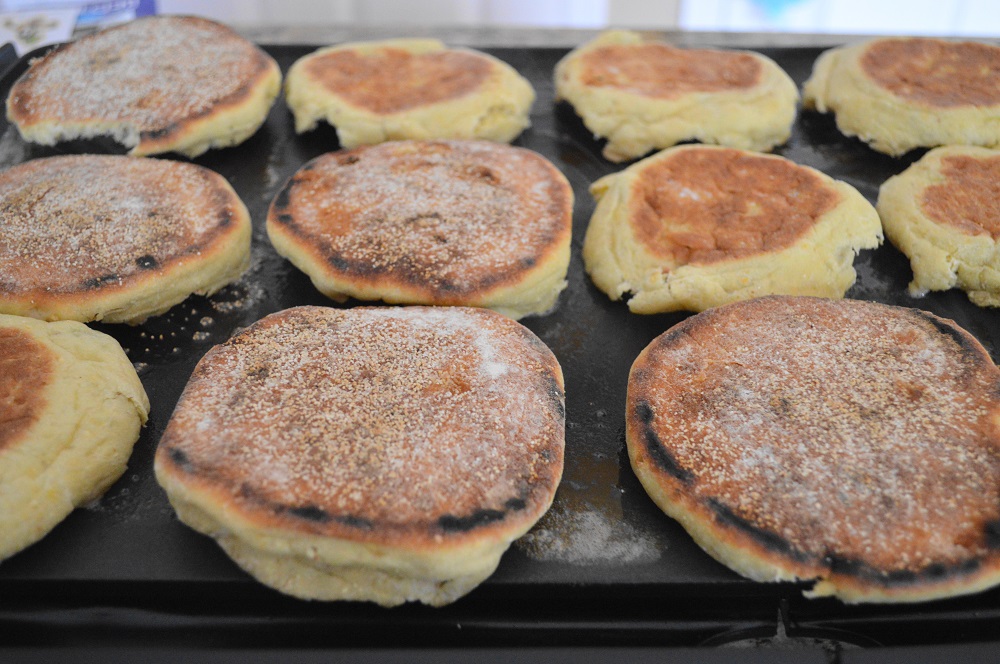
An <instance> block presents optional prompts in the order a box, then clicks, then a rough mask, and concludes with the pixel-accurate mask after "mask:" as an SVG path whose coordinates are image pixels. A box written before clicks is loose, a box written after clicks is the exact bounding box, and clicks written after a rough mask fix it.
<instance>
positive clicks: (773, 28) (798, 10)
mask: <svg viewBox="0 0 1000 664" xmlns="http://www.w3.org/2000/svg"><path fill="white" fill-rule="evenodd" d="M81 6H84V9H83V11H82V13H81V14H80V16H81V20H83V18H84V17H86V16H88V9H89V10H94V9H95V8H96V9H99V10H108V12H109V13H114V11H124V12H125V13H127V12H128V11H129V7H131V8H133V13H134V8H136V7H138V8H139V11H140V13H150V11H151V10H152V11H158V12H160V13H171V14H175V13H183V14H198V15H202V16H207V17H210V18H215V19H217V20H220V21H223V22H225V23H229V24H231V25H234V26H261V25H267V26H303V25H365V26H375V25H386V26H406V25H421V26H428V25H437V26H470V27H474V26H497V25H499V26H511V25H523V26H537V27H547V28H560V27H565V28H603V27H607V26H615V27H631V28H639V29H643V28H645V29H651V30H667V29H684V30H696V31H737V32H746V31H753V32H797V33H821V34H822V33H826V34H926V35H951V36H981V37H990V36H1000V2H998V1H997V0H905V1H902V2H901V1H900V0H614V1H613V0H213V1H212V2H207V1H205V0H0V12H15V11H24V10H38V9H59V8H66V7H77V8H79V7H81ZM91 13H93V11H91Z"/></svg>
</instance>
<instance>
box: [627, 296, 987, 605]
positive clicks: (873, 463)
mask: <svg viewBox="0 0 1000 664" xmlns="http://www.w3.org/2000/svg"><path fill="white" fill-rule="evenodd" d="M627 401H628V403H627V408H626V430H625V435H626V442H627V445H628V452H629V458H630V460H631V463H632V468H633V469H634V470H635V473H636V475H637V476H638V477H639V480H640V481H641V482H642V484H643V487H644V488H645V489H646V491H647V492H648V493H649V495H650V497H651V498H652V499H653V501H654V502H655V503H656V504H657V505H658V506H659V507H660V508H662V509H663V510H664V512H666V514H668V515H669V516H671V517H673V518H674V519H676V520H677V521H679V522H680V523H681V525H682V526H684V528H685V529H686V530H687V531H688V533H689V534H690V535H691V536H692V537H693V538H694V540H695V541H696V542H697V543H698V544H699V545H700V546H701V547H702V548H703V549H705V551H707V552H708V553H709V554H711V555H712V556H713V557H715V558H716V559H717V560H719V561H720V562H722V563H724V564H725V565H727V566H729V567H730V568H731V569H733V570H735V571H736V572H738V573H740V574H742V575H744V576H746V577H749V578H751V579H754V580H757V581H770V582H774V581H803V582H808V583H809V585H811V588H808V589H807V590H806V594H807V595H808V596H812V597H821V596H831V595H832V596H835V597H839V598H840V599H842V600H844V601H846V602H915V601H924V600H931V599H939V598H944V597H952V596H955V595H963V594H968V593H973V592H978V591H981V590H984V589H986V588H990V587H993V586H995V585H997V584H998V583H1000V547H998V546H997V544H998V538H997V535H998V532H1000V370H998V369H997V367H996V366H995V365H994V364H993V361H992V360H991V359H990V356H989V355H988V354H987V353H986V351H985V349H984V348H983V347H982V346H981V345H980V344H979V342H978V341H976V339H975V338H974V337H972V336H971V335H970V334H969V333H968V332H965V331H964V330H962V329H961V328H959V327H958V326H957V325H955V323H953V322H952V321H949V320H945V319H942V318H938V317H937V316H934V315H932V314H929V313H926V312H923V311H918V310H915V309H904V308H900V307H890V306H887V305H883V304H878V303H872V302H862V301H858V300H827V299H822V298H802V297H785V296H772V297H767V298H758V299H755V300H749V301H746V302H739V303H735V304H731V305H726V306H724V307H718V308H715V309H712V310H710V311H706V312H704V313H701V314H698V315H696V316H693V317H691V318H688V319H687V320H685V321H684V322H682V323H680V324H679V325H676V326H674V327H673V328H671V329H670V330H668V331H667V332H665V333H664V334H662V335H661V336H660V337H658V338H656V339H654V340H653V342H652V343H651V344H650V345H649V346H648V347H647V348H646V349H645V350H643V352H642V353H641V354H640V355H639V357H638V358H637V359H636V361H635V363H634V364H633V366H632V371H631V374H630V376H629V385H628V398H627Z"/></svg>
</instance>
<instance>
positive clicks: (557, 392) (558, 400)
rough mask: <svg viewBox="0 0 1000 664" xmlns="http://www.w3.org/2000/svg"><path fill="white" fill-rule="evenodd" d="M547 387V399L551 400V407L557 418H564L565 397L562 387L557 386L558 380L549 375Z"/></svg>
mask: <svg viewBox="0 0 1000 664" xmlns="http://www.w3.org/2000/svg"><path fill="white" fill-rule="evenodd" d="M548 379H549V388H548V390H547V392H546V393H547V394H548V396H549V400H550V401H551V402H552V407H553V409H554V410H555V411H556V414H557V415H558V417H559V419H561V420H562V419H565V418H566V398H565V395H564V394H563V389H562V388H561V387H560V386H559V383H558V381H556V379H555V377H554V376H551V375H550V376H549V377H548Z"/></svg>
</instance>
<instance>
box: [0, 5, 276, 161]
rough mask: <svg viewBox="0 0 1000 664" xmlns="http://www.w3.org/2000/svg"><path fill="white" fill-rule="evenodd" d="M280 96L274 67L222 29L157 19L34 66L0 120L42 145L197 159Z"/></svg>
mask: <svg viewBox="0 0 1000 664" xmlns="http://www.w3.org/2000/svg"><path fill="white" fill-rule="evenodd" d="M280 88H281V71H280V70H279V69H278V65H277V63H276V62H275V61H274V60H273V59H272V58H271V57H270V56H269V55H267V54H266V53H264V51H262V50H261V49H260V48H258V47H257V46H255V45H254V44H252V43H250V42H249V41H247V40H246V39H244V38H243V37H241V36H239V35H238V34H236V33H235V32H233V31H232V30H230V29H229V28H227V27H225V26H223V25H219V24H218V23H214V22H212V21H209V20H207V19H203V18H197V17H194V16H154V17H148V18H142V19H138V20H136V21H132V22H131V23H126V24H124V25H121V26H117V27H113V28H108V29H106V30H102V31H100V32H97V33H94V34H91V35H88V36H86V37H83V38H81V39H79V40H78V41H75V42H71V43H69V44H66V45H64V46H61V47H58V48H55V49H53V50H51V51H49V52H48V53H47V54H45V55H44V56H42V57H40V58H38V59H37V60H34V61H33V62H32V63H31V67H30V68H29V69H28V71H27V72H25V73H24V75H22V76H21V78H19V79H18V80H17V82H16V83H15V84H14V86H13V87H12V88H11V91H10V95H9V96H8V97H7V118H8V120H10V121H11V122H12V123H14V124H15V125H16V126H17V128H18V131H19V132H20V133H21V136H22V137H23V138H24V140H26V141H30V142H33V143H40V144H42V145H53V144H55V143H57V142H59V141H67V140H71V139H78V138H93V137H96V136H111V137H112V138H114V139H115V140H116V141H118V142H119V143H121V144H122V145H124V146H125V147H127V148H130V152H129V154H132V155H135V156H141V155H150V154H158V153H163V152H179V153H181V154H184V155H187V156H189V157H196V156H198V155H200V154H202V153H203V152H205V151H206V150H208V149H210V148H219V147H226V146H230V145H237V144H239V143H242V142H243V141H244V140H246V139H247V138H249V137H250V136H251V135H253V134H254V133H255V132H256V131H257V129H258V128H259V127H260V126H261V124H263V122H264V120H265V118H266V117H267V114H268V111H269V110H270V108H271V105H272V103H273V102H274V98H275V97H276V96H277V94H278V92H279V90H280Z"/></svg>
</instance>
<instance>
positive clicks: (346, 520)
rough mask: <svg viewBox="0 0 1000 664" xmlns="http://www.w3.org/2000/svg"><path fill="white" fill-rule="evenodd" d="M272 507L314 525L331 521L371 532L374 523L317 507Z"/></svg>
mask: <svg viewBox="0 0 1000 664" xmlns="http://www.w3.org/2000/svg"><path fill="white" fill-rule="evenodd" d="M272 505H273V506H274V508H275V509H276V510H277V511H278V512H282V511H284V512H286V513H288V514H290V515H292V516H294V517H297V518H299V519H303V520H304V521H311V522H313V523H330V522H331V521H336V522H337V523H340V524H343V525H345V526H350V527H351V528H360V529H362V530H371V528H372V522H371V521H369V520H368V519H365V518H364V517H360V516H353V515H347V516H335V515H333V514H330V513H329V512H327V511H326V510H324V509H323V508H321V507H317V506H316V505H302V506H300V507H283V506H280V505H274V504H273V503H272Z"/></svg>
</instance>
